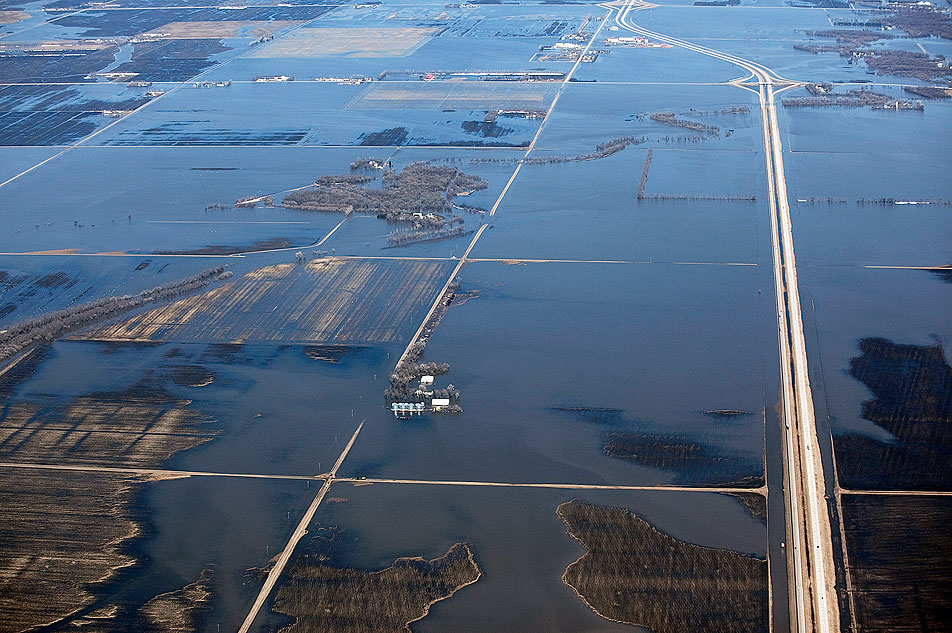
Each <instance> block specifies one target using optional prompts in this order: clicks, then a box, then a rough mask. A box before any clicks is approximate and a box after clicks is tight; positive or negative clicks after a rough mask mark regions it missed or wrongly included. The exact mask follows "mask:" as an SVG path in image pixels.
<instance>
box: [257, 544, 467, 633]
mask: <svg viewBox="0 0 952 633" xmlns="http://www.w3.org/2000/svg"><path fill="white" fill-rule="evenodd" d="M480 575H481V574H480V571H479V567H478V565H477V564H476V561H475V560H474V559H473V552H472V551H471V550H470V549H469V547H468V546H467V545H466V544H465V543H457V544H455V545H453V547H451V548H450V550H449V551H448V552H447V553H446V554H445V555H444V556H442V557H440V558H434V559H432V560H426V559H424V558H422V557H412V558H409V557H405V558H398V559H397V560H396V561H395V562H394V563H393V565H392V566H390V567H387V568H386V569H382V570H379V571H364V570H359V569H341V568H337V567H331V566H328V565H326V564H325V563H324V562H323V561H322V557H321V555H320V554H316V555H312V554H309V553H302V554H300V555H299V556H298V557H297V558H296V560H295V561H294V562H293V563H292V564H291V567H290V569H288V571H287V575H286V577H285V580H284V582H283V584H282V585H281V587H280V589H279V590H278V593H277V596H276V598H275V603H274V607H273V609H274V611H276V612H278V613H282V614H285V615H288V616H291V617H294V618H295V621H294V623H293V624H291V625H290V626H288V627H286V628H283V629H282V632H284V633H302V632H304V631H307V632H310V633H319V632H326V633H331V632H334V633H402V632H404V631H407V630H408V627H409V625H410V623H411V622H415V621H416V620H419V619H421V618H423V617H425V616H426V614H427V613H428V612H429V610H430V606H431V605H432V604H434V603H436V602H438V601H440V600H445V599H447V598H449V597H451V596H452V595H453V594H454V593H456V591H458V590H459V589H461V588H462V587H465V586H466V585H469V584H472V583H474V582H476V581H477V580H479V577H480Z"/></svg>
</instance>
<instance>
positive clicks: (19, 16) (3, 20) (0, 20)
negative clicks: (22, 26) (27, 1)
mask: <svg viewBox="0 0 952 633" xmlns="http://www.w3.org/2000/svg"><path fill="white" fill-rule="evenodd" d="M29 17H30V14H29V13H27V12H25V11H0V24H16V23H17V22H22V21H23V20H26V19H28V18H29Z"/></svg>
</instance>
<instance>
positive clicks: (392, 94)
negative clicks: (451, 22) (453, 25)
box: [347, 81, 555, 110]
mask: <svg viewBox="0 0 952 633" xmlns="http://www.w3.org/2000/svg"><path fill="white" fill-rule="evenodd" d="M554 91H555V88H554V87H553V86H551V85H546V84H543V83H526V82H518V83H515V82H513V83H509V82H490V81H458V82H445V81H444V82H438V83H423V82H420V83H404V82H379V83H374V84H373V85H372V86H371V88H370V89H369V90H368V91H367V92H365V93H364V94H362V95H360V96H359V97H357V98H356V99H354V100H353V101H351V102H350V104H348V106H347V107H348V109H355V110H493V109H503V110H544V109H546V108H547V107H548V105H549V102H550V101H551V100H552V97H553V96H554Z"/></svg>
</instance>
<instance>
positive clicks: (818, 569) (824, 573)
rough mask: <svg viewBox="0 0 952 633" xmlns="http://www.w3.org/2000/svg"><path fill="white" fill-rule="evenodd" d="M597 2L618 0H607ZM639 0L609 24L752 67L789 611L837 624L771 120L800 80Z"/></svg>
mask: <svg viewBox="0 0 952 633" xmlns="http://www.w3.org/2000/svg"><path fill="white" fill-rule="evenodd" d="M602 6H619V5H618V4H617V3H609V4H608V5H602ZM650 6H653V5H650V4H649V3H646V2H642V1H641V0H628V1H627V2H625V3H623V4H621V5H620V6H619V10H618V12H617V13H616V14H615V23H616V24H617V25H618V26H619V27H620V28H624V29H626V30H628V31H631V32H633V33H636V34H638V35H641V36H643V37H647V38H650V39H652V40H656V41H659V42H664V43H667V44H671V45H672V46H678V47H680V48H684V49H687V50H690V51H694V52H696V53H699V54H702V55H707V56H709V57H713V58H715V59H720V60H722V61H725V62H728V63H731V64H734V65H736V66H739V67H741V68H743V69H744V70H745V71H747V72H748V73H750V76H749V77H746V78H744V79H739V80H735V81H733V82H731V83H732V84H734V85H736V86H738V87H740V88H744V89H747V90H750V88H747V86H745V85H743V84H744V83H746V82H747V81H748V80H750V79H755V80H756V82H757V86H758V90H757V91H756V93H757V95H758V99H759V103H760V115H761V127H762V133H763V145H764V160H765V164H766V173H767V189H768V193H769V196H768V200H769V210H770V223H771V246H772V254H773V273H774V288H775V296H776V302H777V305H776V308H777V326H778V344H779V347H780V362H781V382H782V389H783V423H784V464H785V473H784V479H785V482H786V495H785V497H786V503H787V504H788V505H787V507H788V520H789V524H788V529H789V534H790V542H791V545H792V546H791V547H789V548H787V555H788V563H789V565H790V566H792V568H793V569H792V571H793V586H794V595H793V596H792V599H793V607H792V611H793V612H792V613H791V617H793V618H794V621H795V622H796V627H797V628H796V630H797V631H799V632H800V633H807V632H815V633H831V632H834V631H839V607H838V604H837V599H836V589H835V571H834V562H833V545H832V540H831V527H830V516H829V510H828V507H827V502H826V483H825V477H824V473H823V464H822V460H821V455H820V449H819V445H818V441H817V431H816V420H815V416H814V412H813V394H812V391H811V388H810V378H809V372H808V366H807V355H806V343H805V339H804V334H803V318H802V316H801V310H800V295H799V289H798V287H797V269H796V258H795V255H794V248H793V228H792V223H791V221H790V205H789V202H788V197H787V184H786V178H785V176H784V170H783V152H782V149H783V148H782V145H781V142H780V128H779V125H778V122H777V106H776V101H775V94H776V92H777V90H776V86H777V85H780V86H783V87H782V88H781V89H786V88H789V87H792V86H796V85H799V84H798V83H797V82H794V81H790V80H787V79H784V78H783V77H780V76H779V75H778V74H777V73H775V72H774V71H772V70H771V69H769V68H767V67H766V66H763V65H762V64H758V63H756V62H752V61H749V60H746V59H743V58H740V57H737V56H735V55H730V54H727V53H722V52H720V51H717V50H714V49H710V48H707V47H705V46H700V45H698V44H694V43H692V42H688V41H685V40H680V39H677V38H673V37H670V36H667V35H663V34H661V33H657V32H654V31H651V30H648V29H645V28H643V27H640V26H638V25H637V24H634V23H633V22H631V19H630V14H631V12H632V11H634V10H637V9H643V8H646V7H650Z"/></svg>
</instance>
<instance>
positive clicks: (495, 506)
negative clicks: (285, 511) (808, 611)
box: [260, 484, 765, 633]
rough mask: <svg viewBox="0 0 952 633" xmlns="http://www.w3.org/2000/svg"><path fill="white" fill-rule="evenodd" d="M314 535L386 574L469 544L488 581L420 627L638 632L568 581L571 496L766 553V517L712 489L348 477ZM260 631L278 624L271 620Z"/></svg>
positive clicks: (334, 554) (338, 553)
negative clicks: (362, 482) (566, 520)
mask: <svg viewBox="0 0 952 633" xmlns="http://www.w3.org/2000/svg"><path fill="white" fill-rule="evenodd" d="M329 494H330V495H333V496H334V497H335V499H336V501H335V502H334V503H329V504H326V505H323V506H322V507H321V508H320V510H319V511H318V513H317V515H316V516H315V518H314V521H313V522H312V523H311V526H310V531H311V532H312V533H314V534H320V533H321V529H322V528H335V537H334V539H333V540H332V541H329V542H328V541H321V540H319V539H315V544H314V545H312V546H311V547H312V548H317V551H318V552H319V553H323V554H326V555H327V556H328V557H329V558H328V564H331V565H334V566H339V567H351V568H356V569H366V570H378V569H383V568H385V567H389V566H390V565H392V564H393V562H394V560H395V559H397V558H399V557H404V556H422V557H424V558H426V559H432V558H436V557H439V556H442V555H444V554H445V553H446V551H447V550H448V549H449V548H450V547H451V546H452V545H453V544H454V543H459V542H465V543H468V544H469V545H470V547H471V549H472V551H473V554H474V559H475V561H476V564H477V565H478V566H479V567H480V570H481V571H482V574H483V575H482V577H481V578H480V579H479V580H478V581H477V582H476V583H474V584H473V585H470V586H468V587H464V588H463V589H461V590H460V591H459V592H458V593H457V594H456V595H454V596H453V597H452V598H450V599H448V600H445V601H443V602H438V603H436V604H435V605H434V606H433V607H432V608H431V610H430V615H428V616H427V617H426V618H424V619H423V620H421V621H420V622H418V623H416V624H414V625H413V629H414V630H419V631H446V630H467V631H479V632H483V631H486V632H488V631H516V630H526V629H528V630H536V631H561V632H569V631H572V632H585V633H595V632H598V633H608V632H615V631H618V632H620V631H631V630H633V629H632V627H630V626H627V625H619V624H617V623H612V622H609V621H607V620H604V619H602V618H600V617H598V616H597V615H595V614H594V613H592V612H591V611H590V610H589V609H588V608H587V607H586V606H585V605H584V604H583V603H582V602H581V601H580V600H579V599H578V598H577V597H576V596H575V594H574V593H573V592H572V590H571V589H570V588H569V587H567V586H566V585H564V584H563V583H562V581H561V576H562V573H563V572H564V571H565V568H566V567H567V566H568V565H569V564H571V563H572V562H573V561H574V560H576V559H577V558H578V557H579V556H581V555H582V554H583V553H584V550H583V549H582V548H581V547H580V546H579V545H578V543H577V542H576V541H574V540H573V539H572V537H571V536H569V535H568V534H567V533H566V531H565V526H564V524H563V523H562V521H561V520H560V518H559V516H558V514H557V512H556V510H557V508H558V506H559V505H560V504H561V503H564V502H566V501H572V500H576V499H577V500H580V501H583V502H587V503H595V504H599V505H607V506H611V507H620V508H627V509H629V510H631V511H632V512H634V513H635V514H637V515H638V516H641V517H642V518H644V519H645V520H646V521H649V522H650V523H652V524H653V525H655V526H656V527H657V528H658V529H659V530H661V531H663V532H665V533H667V534H669V535H671V536H673V537H675V538H677V539H680V540H684V541H687V542H690V543H696V544H699V545H704V546H707V547H719V548H726V549H731V550H735V551H739V552H743V553H747V554H751V555H754V556H760V557H762V556H764V553H765V548H764V528H763V524H762V523H760V521H758V520H757V519H755V518H753V517H752V516H751V515H750V514H749V513H748V512H747V510H746V509H745V508H744V507H743V506H742V505H741V504H740V503H739V502H738V501H737V500H736V498H733V497H729V496H725V495H715V494H709V493H708V494H704V493H700V494H698V493H652V492H634V493H632V492H624V493H621V492H604V491H599V492H592V491H584V492H583V491H560V490H540V489H499V488H472V487H445V486H391V485H385V484H374V485H372V486H361V487H353V486H352V485H349V484H337V485H335V486H334V487H332V489H331V492H330V493H329ZM260 630H266V629H265V628H264V627H262V628H261V629H260Z"/></svg>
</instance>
